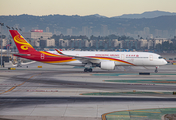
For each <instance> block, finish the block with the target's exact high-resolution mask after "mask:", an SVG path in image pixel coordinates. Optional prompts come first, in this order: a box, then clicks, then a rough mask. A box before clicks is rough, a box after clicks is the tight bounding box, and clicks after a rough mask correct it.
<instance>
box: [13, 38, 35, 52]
mask: <svg viewBox="0 0 176 120" xmlns="http://www.w3.org/2000/svg"><path fill="white" fill-rule="evenodd" d="M14 41H15V42H16V43H18V44H21V49H22V50H28V48H29V47H30V48H33V47H32V46H31V45H30V44H29V43H28V42H27V41H26V40H25V39H24V38H23V37H22V36H20V35H16V36H15V37H14Z"/></svg>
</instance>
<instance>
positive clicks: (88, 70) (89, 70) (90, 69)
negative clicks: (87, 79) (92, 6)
mask: <svg viewBox="0 0 176 120" xmlns="http://www.w3.org/2000/svg"><path fill="white" fill-rule="evenodd" d="M84 72H92V68H85V69H84Z"/></svg>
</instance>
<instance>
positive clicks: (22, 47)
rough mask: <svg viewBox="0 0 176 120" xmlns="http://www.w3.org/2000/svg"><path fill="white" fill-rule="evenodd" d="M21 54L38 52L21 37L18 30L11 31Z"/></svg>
mask: <svg viewBox="0 0 176 120" xmlns="http://www.w3.org/2000/svg"><path fill="white" fill-rule="evenodd" d="M9 32H10V34H11V36H12V38H13V40H14V42H15V44H16V47H17V49H18V51H19V53H23V54H26V53H30V52H33V51H36V50H35V49H34V48H33V47H32V46H31V45H30V44H29V43H28V42H27V41H26V40H25V39H24V38H23V37H22V36H21V35H20V33H19V32H18V31H17V30H9Z"/></svg>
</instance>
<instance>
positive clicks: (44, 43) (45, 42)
mask: <svg viewBox="0 0 176 120" xmlns="http://www.w3.org/2000/svg"><path fill="white" fill-rule="evenodd" d="M54 46H55V40H54V39H47V40H40V47H41V48H45V47H54Z"/></svg>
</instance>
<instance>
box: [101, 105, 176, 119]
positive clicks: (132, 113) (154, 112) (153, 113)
mask: <svg viewBox="0 0 176 120" xmlns="http://www.w3.org/2000/svg"><path fill="white" fill-rule="evenodd" d="M175 110H176V108H151V109H137V110H125V111H114V112H109V113H105V114H103V115H102V120H108V119H111V118H112V117H113V118H114V119H119V118H120V119H126V118H129V119H134V118H139V117H140V118H141V117H142V118H143V117H145V118H150V119H157V120H158V119H161V118H160V116H163V115H165V114H175Z"/></svg>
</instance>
